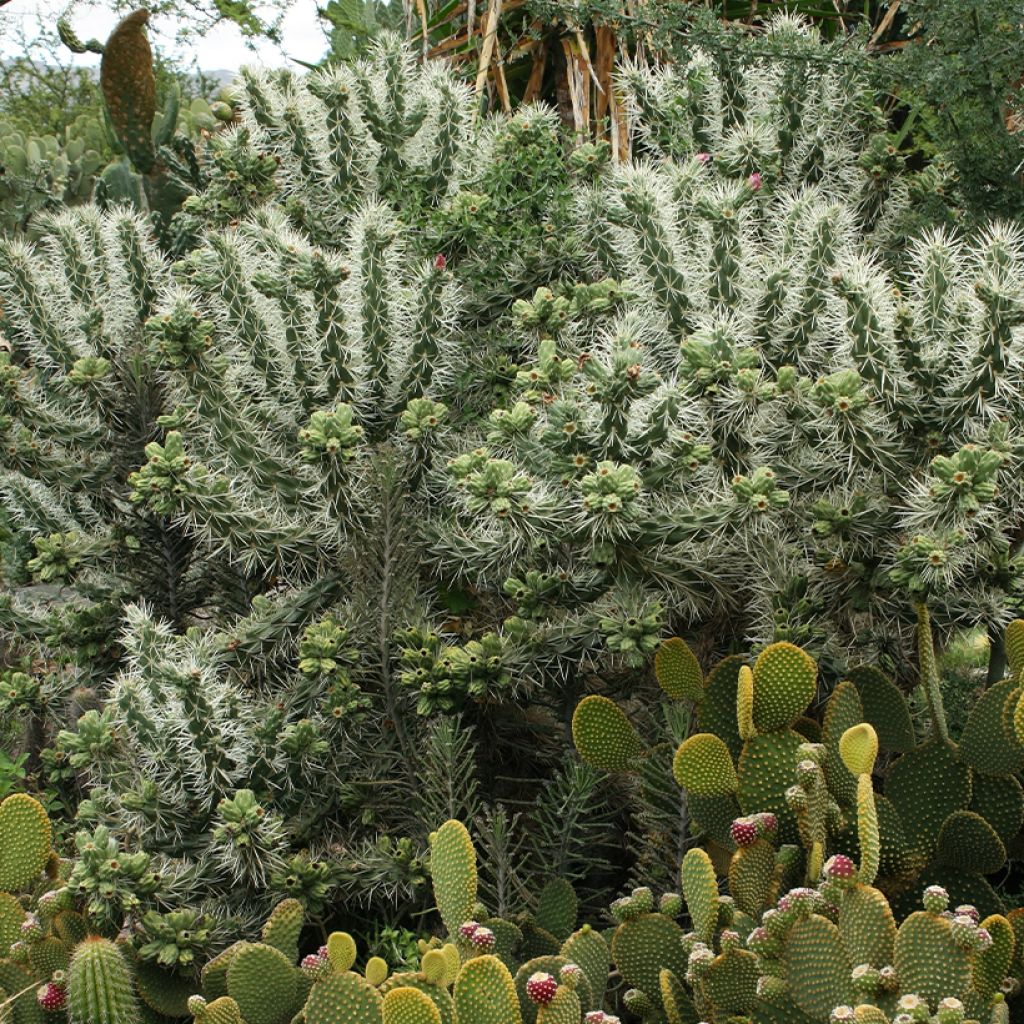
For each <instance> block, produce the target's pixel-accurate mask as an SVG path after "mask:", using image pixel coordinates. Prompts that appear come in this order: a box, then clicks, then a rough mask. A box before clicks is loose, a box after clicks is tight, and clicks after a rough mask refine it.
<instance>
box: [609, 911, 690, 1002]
mask: <svg viewBox="0 0 1024 1024" xmlns="http://www.w3.org/2000/svg"><path fill="white" fill-rule="evenodd" d="M612 960H613V961H614V962H615V966H616V967H618V969H619V974H621V975H622V980H623V981H624V982H625V983H626V985H628V986H629V987H630V988H638V989H640V991H641V992H645V993H646V994H647V995H648V996H649V997H650V998H651V999H652V1000H654V1002H655V1003H657V1004H659V1005H660V1003H661V971H662V969H663V968H667V969H668V970H670V971H672V973H673V974H675V975H676V976H677V977H680V978H682V977H685V976H686V968H687V957H686V954H685V952H684V951H683V930H682V929H681V928H680V927H679V925H677V924H676V923H675V921H673V920H672V919H671V918H668V917H665V915H664V914H644V915H643V916H642V917H637V918H634V919H633V920H632V921H626V922H625V924H621V925H619V927H618V928H617V929H616V930H615V937H614V938H613V939H612Z"/></svg>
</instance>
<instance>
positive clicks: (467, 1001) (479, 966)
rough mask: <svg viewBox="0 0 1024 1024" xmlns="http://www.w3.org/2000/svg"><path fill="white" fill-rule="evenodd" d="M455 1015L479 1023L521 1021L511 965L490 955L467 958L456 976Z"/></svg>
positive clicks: (507, 1023)
mask: <svg viewBox="0 0 1024 1024" xmlns="http://www.w3.org/2000/svg"><path fill="white" fill-rule="evenodd" d="M452 998H453V1000H454V1004H455V1019H456V1020H458V1021H464V1020H468V1021H475V1022H479V1024H522V1020H523V1018H522V1015H521V1014H520V1011H519V998H518V996H517V995H516V986H515V982H514V981H513V980H512V975H511V974H510V973H509V970H508V968H507V967H506V966H505V965H504V964H503V963H502V962H501V961H500V960H499V959H498V958H497V957H494V956H490V955H487V954H485V955H483V956H476V957H473V958H472V959H471V960H468V961H467V962H466V963H465V964H464V965H463V967H462V970H461V971H460V972H459V976H458V978H457V979H456V980H455V989H454V992H453V994H452Z"/></svg>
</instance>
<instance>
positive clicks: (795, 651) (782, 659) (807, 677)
mask: <svg viewBox="0 0 1024 1024" xmlns="http://www.w3.org/2000/svg"><path fill="white" fill-rule="evenodd" d="M817 680H818V666H817V664H816V663H815V661H814V659H813V658H812V657H811V656H810V655H809V654H807V653H806V652H805V651H802V650H801V649H800V648H799V647H796V646H795V645H793V644H790V643H785V642H783V643H777V644H771V645H769V646H768V647H766V648H765V649H764V650H763V651H762V652H761V654H760V655H759V656H758V659H757V661H756V662H754V728H755V729H757V731H758V732H759V733H764V732H774V731H775V730H777V729H786V728H788V727H789V726H790V725H791V724H792V723H793V721H794V720H795V719H796V718H797V717H798V716H799V715H800V714H802V713H803V711H804V709H805V708H806V707H807V705H808V704H810V703H811V701H812V700H813V699H814V691H815V688H816V686H817Z"/></svg>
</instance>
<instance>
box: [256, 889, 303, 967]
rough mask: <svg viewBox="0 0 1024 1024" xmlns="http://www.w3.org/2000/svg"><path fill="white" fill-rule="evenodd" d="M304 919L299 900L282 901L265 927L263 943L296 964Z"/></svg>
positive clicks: (272, 912) (271, 914) (271, 913)
mask: <svg viewBox="0 0 1024 1024" xmlns="http://www.w3.org/2000/svg"><path fill="white" fill-rule="evenodd" d="M304 919H305V912H304V911H303V909H302V904H301V903H300V902H299V901H298V900H293V899H287V900H281V902H280V903H278V905H277V906H276V907H274V909H273V910H272V911H271V912H270V916H269V917H268V918H267V920H266V922H265V923H264V925H263V933H262V934H263V941H264V942H265V943H266V944H267V945H268V946H273V947H274V949H278V950H280V951H281V952H282V953H283V954H284V955H285V956H286V957H287V958H288V959H289V960H290V961H291V962H292V963H295V962H296V961H297V960H298V959H299V935H300V934H301V933H302V925H303V923H304Z"/></svg>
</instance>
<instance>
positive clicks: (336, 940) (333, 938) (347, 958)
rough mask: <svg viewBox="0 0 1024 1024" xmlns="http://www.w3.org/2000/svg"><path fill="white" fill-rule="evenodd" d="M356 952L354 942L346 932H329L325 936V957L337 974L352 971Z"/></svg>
mask: <svg viewBox="0 0 1024 1024" xmlns="http://www.w3.org/2000/svg"><path fill="white" fill-rule="evenodd" d="M356 952H357V951H356V940H355V939H353V938H352V936H351V935H349V933H348V932H331V934H330V935H328V936H327V957H328V959H329V960H330V961H331V967H333V968H334V969H335V970H336V971H338V972H339V973H341V972H344V971H350V970H352V965H353V964H354V963H355V962H356Z"/></svg>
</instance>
